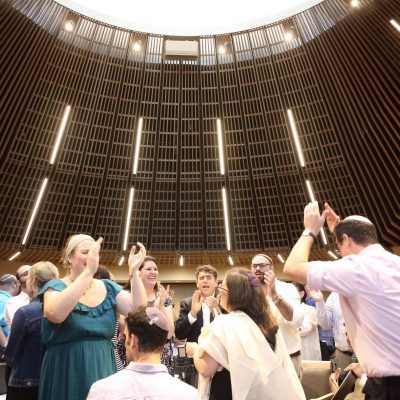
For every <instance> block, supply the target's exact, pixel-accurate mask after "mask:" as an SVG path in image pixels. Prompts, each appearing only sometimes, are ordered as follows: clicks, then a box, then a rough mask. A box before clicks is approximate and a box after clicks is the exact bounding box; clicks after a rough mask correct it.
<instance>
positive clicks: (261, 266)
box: [251, 264, 272, 269]
mask: <svg viewBox="0 0 400 400" xmlns="http://www.w3.org/2000/svg"><path fill="white" fill-rule="evenodd" d="M267 267H272V264H251V268H253V269H257V268H259V269H263V268H267Z"/></svg>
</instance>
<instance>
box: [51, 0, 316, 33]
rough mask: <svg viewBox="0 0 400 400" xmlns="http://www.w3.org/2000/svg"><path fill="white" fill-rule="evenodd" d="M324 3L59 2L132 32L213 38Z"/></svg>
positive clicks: (300, 0)
mask: <svg viewBox="0 0 400 400" xmlns="http://www.w3.org/2000/svg"><path fill="white" fill-rule="evenodd" d="M322 1H323V0H278V1H277V0H264V1H260V0H246V1H241V2H236V1H227V0H202V1H188V0H186V1H182V0H168V1H165V0H147V1H146V0H142V1H140V2H139V1H133V0H112V1H104V0H59V1H58V3H60V4H62V5H64V6H65V7H67V8H69V9H71V10H74V11H76V12H78V13H80V14H83V15H86V16H88V17H91V18H94V19H96V20H99V21H103V22H105V23H107V24H111V25H115V26H119V27H122V28H126V29H131V30H135V31H141V32H147V33H155V34H162V35H179V36H185V35H187V36H191V35H215V34H222V33H231V32H236V31H242V30H246V29H251V28H256V27H259V26H262V25H266V24H269V23H272V22H275V21H279V20H281V19H284V18H286V17H290V16H292V15H294V14H297V13H299V12H302V11H304V10H306V9H308V8H310V7H312V6H314V5H316V4H318V3H321V2H322Z"/></svg>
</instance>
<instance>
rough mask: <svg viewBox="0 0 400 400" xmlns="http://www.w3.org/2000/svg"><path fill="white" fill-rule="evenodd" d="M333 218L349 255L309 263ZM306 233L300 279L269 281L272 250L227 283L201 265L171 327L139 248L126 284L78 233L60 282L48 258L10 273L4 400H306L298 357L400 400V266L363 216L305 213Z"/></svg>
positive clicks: (295, 273)
mask: <svg viewBox="0 0 400 400" xmlns="http://www.w3.org/2000/svg"><path fill="white" fill-rule="evenodd" d="M325 221H326V222H327V224H328V228H329V229H330V231H331V232H332V233H333V234H334V235H335V237H336V240H337V245H338V248H339V251H340V253H341V256H342V258H341V259H339V260H336V261H332V262H327V261H308V259H309V255H310V250H311V246H312V243H313V241H314V240H315V238H316V236H317V235H318V234H319V231H320V229H321V227H322V225H323V224H324V223H325ZM304 228H305V230H304V232H303V234H302V236H301V237H300V239H299V240H298V242H297V243H296V245H295V246H294V248H293V249H292V251H291V253H290V255H289V257H288V259H287V261H286V263H285V266H284V273H285V274H286V275H287V276H288V277H290V279H292V280H293V282H291V283H289V282H284V281H281V280H279V279H277V278H276V277H275V272H274V265H273V260H272V258H271V257H270V256H269V255H267V254H256V255H255V256H254V257H253V258H252V261H251V265H250V266H249V267H247V268H245V267H238V268H231V269H229V270H228V272H227V273H226V275H225V276H224V277H223V278H222V281H221V282H220V283H218V282H219V280H218V272H217V270H216V269H215V268H214V267H213V266H211V265H202V266H199V267H198V268H197V271H196V274H195V276H196V286H197V289H196V290H195V291H194V293H193V295H192V296H191V297H189V298H186V299H182V300H181V302H180V310H179V316H178V318H177V320H176V321H174V314H173V307H174V299H173V297H174V296H173V292H172V291H171V290H170V288H169V286H167V287H164V286H163V285H161V283H160V282H159V279H158V278H159V276H158V265H157V261H156V259H155V258H153V257H151V256H148V255H147V254H146V248H145V247H144V246H143V245H142V244H141V243H137V244H136V245H134V246H133V247H132V249H131V252H130V256H129V259H128V266H129V281H128V283H127V285H125V287H124V288H122V287H121V286H120V285H118V284H117V283H115V282H114V281H113V280H112V279H111V278H112V276H111V275H110V274H109V272H108V271H107V269H106V268H105V267H104V266H101V265H99V258H100V250H101V244H102V239H101V238H100V239H98V240H94V239H93V238H92V237H90V236H88V235H84V234H77V235H74V236H72V237H70V238H69V239H68V241H67V243H66V246H65V249H64V250H63V257H62V261H63V264H64V266H65V267H66V268H67V274H66V275H65V276H64V277H63V278H61V279H60V278H59V272H58V269H57V268H56V267H55V266H54V265H53V264H52V263H51V262H47V261H41V262H39V263H36V264H34V265H32V266H28V265H23V266H21V267H20V268H19V269H18V270H17V271H16V275H15V276H14V275H12V274H6V275H3V276H2V277H0V326H1V329H0V345H1V347H2V349H3V360H4V361H5V362H6V364H7V369H6V376H5V378H6V382H7V399H9V400H14V399H18V400H25V399H29V400H31V399H32V400H33V399H35V400H36V399H41V400H50V399H60V400H62V399H66V400H67V399H74V400H81V399H86V398H87V399H91V400H100V399H139V398H143V399H144V398H146V399H154V400H155V399H167V400H168V399H171V400H172V399H176V400H178V399H188V400H191V399H201V400H208V399H210V400H232V399H234V400H247V399H248V400H250V399H254V400H260V399H271V400H278V399H280V400H281V399H285V400H286V399H288V400H297V399H301V400H303V399H305V398H306V397H305V393H304V390H303V388H302V385H301V380H302V376H303V368H302V360H332V362H333V363H334V365H336V366H337V367H338V368H337V371H336V372H335V373H333V374H332V375H331V377H330V379H329V383H330V386H331V389H332V391H333V392H335V391H337V389H338V387H339V385H340V382H341V380H342V379H343V377H344V374H347V373H350V372H349V371H352V372H351V373H353V374H355V375H356V376H357V377H358V378H360V379H359V380H358V383H357V387H356V389H355V390H357V391H358V392H359V394H360V395H361V396H363V398H365V399H366V400H395V399H396V400H398V399H399V398H400V344H399V336H400V328H399V324H398V316H399V315H400V257H398V256H396V255H394V254H392V253H390V252H388V251H386V250H385V249H384V248H383V247H382V246H381V245H379V244H378V240H377V235H376V230H375V227H374V225H373V224H372V222H371V221H369V220H368V219H367V218H365V217H361V216H351V217H347V218H345V219H344V220H341V219H340V218H339V216H338V215H337V214H336V213H335V212H334V211H333V209H332V208H331V207H330V206H329V205H328V204H325V206H324V211H323V212H322V214H320V212H319V209H318V204H317V203H316V202H313V203H310V204H309V205H308V206H307V207H306V208H305V211H304ZM321 290H323V291H329V292H331V293H330V294H329V296H328V297H327V299H326V300H325V299H324V296H323V293H322V292H321ZM174 342H176V343H179V344H180V347H179V349H180V350H182V349H183V350H184V355H183V356H182V355H181V354H180V353H179V355H178V359H180V358H182V357H183V358H185V361H186V363H184V364H182V363H181V364H179V362H178V360H177V357H174V356H173V347H174ZM182 365H183V366H184V368H183V369H184V373H182V369H181V370H180V371H178V369H179V367H182ZM362 392H363V393H362Z"/></svg>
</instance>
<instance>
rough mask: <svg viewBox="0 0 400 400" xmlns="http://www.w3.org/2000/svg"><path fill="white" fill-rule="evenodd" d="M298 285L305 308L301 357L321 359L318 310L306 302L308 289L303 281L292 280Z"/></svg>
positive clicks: (301, 334) (301, 333) (304, 358)
mask: <svg viewBox="0 0 400 400" xmlns="http://www.w3.org/2000/svg"><path fill="white" fill-rule="evenodd" d="M292 283H293V285H294V286H296V289H297V291H298V292H299V295H300V299H301V306H302V308H303V315H304V318H303V323H302V324H301V327H300V337H301V358H302V359H303V360H317V361H320V360H321V348H320V344H319V335H318V320H317V312H316V310H315V308H314V307H312V306H309V305H308V304H306V297H307V293H306V289H305V287H304V285H303V284H302V283H299V282H292Z"/></svg>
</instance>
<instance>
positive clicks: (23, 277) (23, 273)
mask: <svg viewBox="0 0 400 400" xmlns="http://www.w3.org/2000/svg"><path fill="white" fill-rule="evenodd" d="M30 269H31V266H30V265H21V266H20V267H19V268H18V269H17V273H16V274H15V275H16V277H17V279H18V280H19V282H20V285H21V290H23V291H24V292H26V291H27V289H26V281H27V279H28V273H29V270H30Z"/></svg>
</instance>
